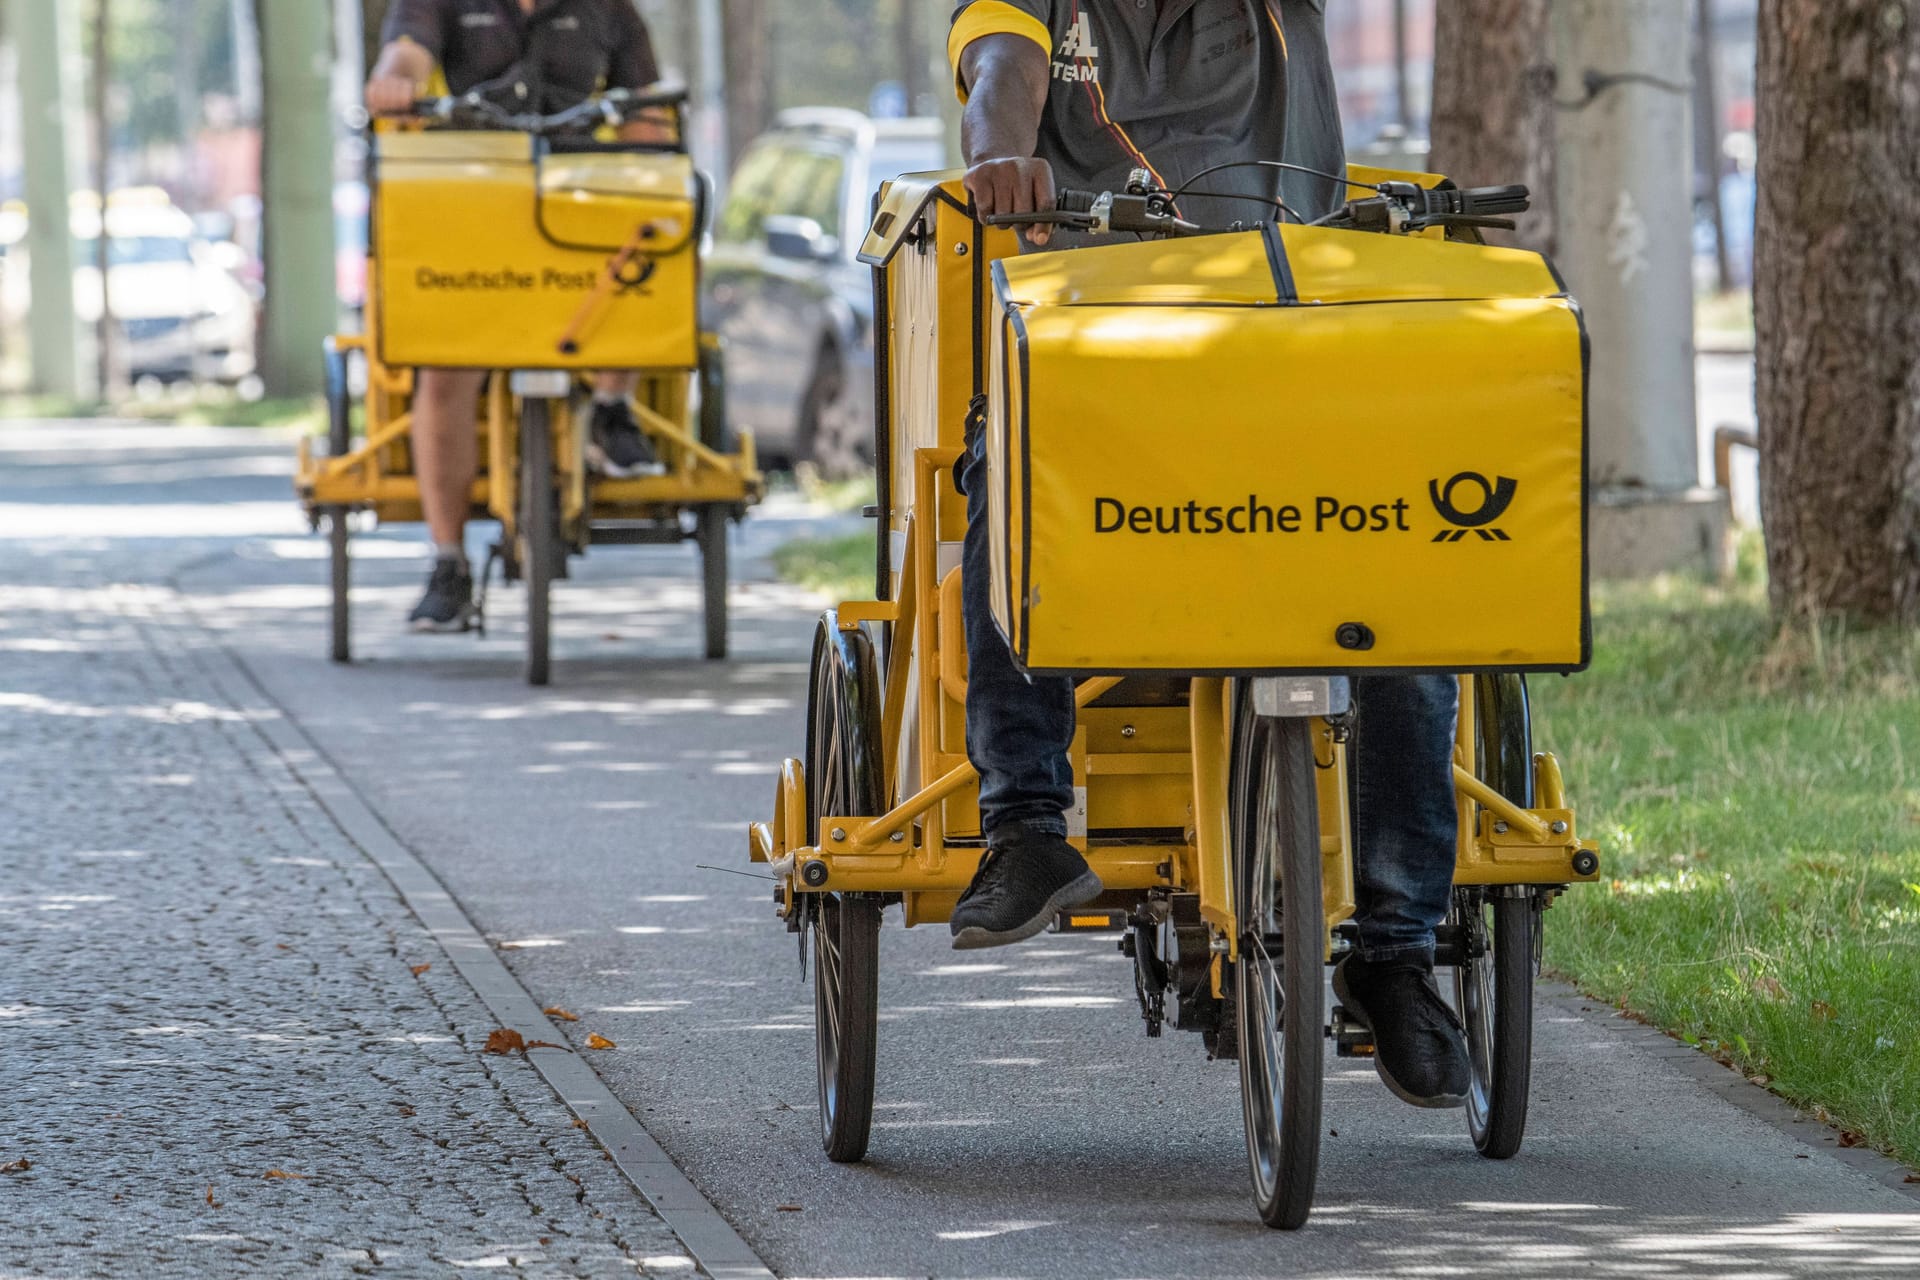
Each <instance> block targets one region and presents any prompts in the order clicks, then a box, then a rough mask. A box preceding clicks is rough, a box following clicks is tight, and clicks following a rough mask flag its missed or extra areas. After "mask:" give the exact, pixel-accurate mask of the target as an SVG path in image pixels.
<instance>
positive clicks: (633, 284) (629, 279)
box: [613, 253, 659, 294]
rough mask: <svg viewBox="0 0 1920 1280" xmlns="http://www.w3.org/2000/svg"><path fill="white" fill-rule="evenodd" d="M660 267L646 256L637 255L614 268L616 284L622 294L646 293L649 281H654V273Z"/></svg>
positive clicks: (642, 254)
mask: <svg viewBox="0 0 1920 1280" xmlns="http://www.w3.org/2000/svg"><path fill="white" fill-rule="evenodd" d="M658 267H659V264H658V263H656V262H655V261H654V260H653V259H652V258H650V257H648V256H647V255H646V254H644V253H636V254H634V255H633V256H632V257H630V258H628V259H627V260H626V261H625V262H620V263H617V264H616V265H615V266H614V268H613V279H614V283H615V284H616V285H617V286H618V287H619V290H620V292H621V293H622V294H629V293H644V292H645V291H646V287H647V281H649V280H651V279H653V273H654V271H655V270H657V269H658Z"/></svg>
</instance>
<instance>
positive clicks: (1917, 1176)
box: [1900, 1173, 1920, 1182]
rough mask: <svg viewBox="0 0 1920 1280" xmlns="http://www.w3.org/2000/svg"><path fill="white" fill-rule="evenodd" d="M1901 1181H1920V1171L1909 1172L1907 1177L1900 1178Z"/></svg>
mask: <svg viewBox="0 0 1920 1280" xmlns="http://www.w3.org/2000/svg"><path fill="white" fill-rule="evenodd" d="M1900 1181H1902V1182H1920V1173H1910V1174H1908V1175H1907V1176H1906V1177H1904V1178H1902V1179H1900Z"/></svg>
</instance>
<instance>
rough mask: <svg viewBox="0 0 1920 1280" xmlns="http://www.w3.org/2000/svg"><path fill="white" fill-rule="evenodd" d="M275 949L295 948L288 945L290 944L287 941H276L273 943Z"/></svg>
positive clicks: (289, 949) (288, 949) (287, 949)
mask: <svg viewBox="0 0 1920 1280" xmlns="http://www.w3.org/2000/svg"><path fill="white" fill-rule="evenodd" d="M273 949H274V950H275V951H291V950H293V948H292V947H290V946H288V945H287V944H286V943H284V942H276V943H274V944H273Z"/></svg>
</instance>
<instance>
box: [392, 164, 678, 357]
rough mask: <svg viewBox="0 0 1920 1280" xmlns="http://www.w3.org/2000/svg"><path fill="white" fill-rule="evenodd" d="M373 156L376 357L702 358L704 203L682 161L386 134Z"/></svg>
mask: <svg viewBox="0 0 1920 1280" xmlns="http://www.w3.org/2000/svg"><path fill="white" fill-rule="evenodd" d="M378 163H379V187H378V195H377V197H376V199H375V206H374V235H373V254H374V257H373V267H374V271H375V273H376V305H377V306H378V307H379V309H380V323H379V329H378V331H379V334H380V344H381V353H380V354H381V357H382V358H383V359H384V360H385V361H386V363H388V364H392V365H434V366H447V367H455V368H459V367H466V368H486V369H495V368H527V369H690V368H692V367H694V365H695V364H696V362H697V360H698V354H699V340H698V333H697V329H698V323H697V304H698V295H699V265H698V260H699V253H698V245H699V238H700V205H701V201H702V194H701V187H700V179H699V177H698V175H697V174H696V173H695V172H694V169H693V162H692V161H691V160H690V159H688V158H687V157H686V156H683V155H674V154H653V153H645V152H633V151H587V152H581V153H569V152H564V151H550V150H548V149H547V148H546V145H545V144H543V143H539V142H537V141H535V140H534V139H532V138H530V137H528V136H527V135H525V134H518V133H462V132H450V131H439V130H431V131H427V132H411V133H385V134H381V135H380V137H379V151H378Z"/></svg>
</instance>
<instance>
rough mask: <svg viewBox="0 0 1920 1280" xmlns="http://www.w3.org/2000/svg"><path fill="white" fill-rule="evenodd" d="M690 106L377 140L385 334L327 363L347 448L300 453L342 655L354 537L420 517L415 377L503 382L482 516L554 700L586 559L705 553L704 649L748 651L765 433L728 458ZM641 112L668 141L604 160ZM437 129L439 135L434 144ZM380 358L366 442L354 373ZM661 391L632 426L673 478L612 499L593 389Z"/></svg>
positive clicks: (491, 427) (466, 100) (430, 115)
mask: <svg viewBox="0 0 1920 1280" xmlns="http://www.w3.org/2000/svg"><path fill="white" fill-rule="evenodd" d="M685 102H686V95H685V93H684V92H674V93H656V94H644V93H631V92H627V91H623V90H616V91H612V92H609V93H606V94H604V95H601V96H599V97H597V98H593V99H590V100H589V101H587V102H585V103H582V104H581V105H580V106H578V107H575V108H573V109H571V110H569V111H565V112H562V113H560V114H558V115H552V116H527V115H514V114H512V113H509V112H507V111H505V110H503V109H501V108H499V107H497V106H495V105H493V104H492V103H491V102H489V101H488V100H487V99H486V98H484V97H482V96H481V95H480V94H478V93H474V94H468V95H466V96H464V97H461V98H457V99H456V98H441V99H434V100H431V101H428V102H423V103H421V104H420V105H419V107H418V108H417V118H416V119H415V120H413V121H410V122H408V123H407V124H405V125H400V124H394V123H393V122H382V125H381V127H380V128H378V129H377V130H376V131H375V133H374V144H375V153H374V174H375V177H374V183H373V187H374V196H373V235H372V252H371V262H370V271H369V288H368V301H367V322H366V332H365V333H364V334H352V335H340V336H337V337H335V338H333V339H331V340H330V341H329V342H328V344H327V350H326V361H327V399H328V407H329V417H330V423H329V435H328V451H327V454H326V456H324V457H315V456H312V454H311V452H310V451H309V449H308V448H307V447H306V445H305V443H304V442H303V444H302V448H301V452H300V460H299V471H298V475H297V477H296V480H295V486H296V488H297V490H298V492H299V495H300V500H301V503H302V504H303V506H304V507H305V508H306V510H307V512H308V514H309V516H310V518H311V519H312V520H313V522H314V524H315V526H316V527H317V526H318V525H319V523H320V522H321V521H322V520H323V519H324V520H325V521H326V522H327V524H328V527H329V533H330V535H331V540H332V562H333V635H332V655H333V658H334V660H335V661H338V662H345V661H348V660H349V658H350V656H351V643H350V625H349V616H350V614H349V608H348V580H349V567H350V566H349V554H348V552H349V522H350V518H351V517H352V515H353V513H355V512H371V513H373V515H374V517H375V518H376V519H377V520H379V521H382V522H385V521H411V520H418V519H420V498H419V486H418V483H417V482H416V480H415V477H414V475H413V470H412V457H411V451H410V448H409V440H408V430H409V427H410V425H411V417H410V407H411V396H412V391H413V370H414V369H415V368H417V367H445V368H466V369H486V370H491V371H492V373H493V376H492V377H491V378H490V379H489V380H488V385H487V389H486V391H485V393H484V395H483V397H482V402H481V411H480V420H479V423H478V424H477V429H478V431H479V433H480V437H481V440H480V474H479V478H478V480H477V481H476V482H475V485H474V490H473V514H474V516H476V517H478V518H491V519H495V520H498V521H499V522H500V527H501V537H500V541H499V542H498V544H496V545H495V546H494V548H493V549H492V551H491V552H490V554H489V556H488V560H487V568H486V570H484V571H483V573H482V575H481V579H480V603H481V604H482V612H481V619H482V622H481V625H482V629H483V630H484V626H485V622H484V619H485V613H484V601H485V598H486V585H487V581H488V579H489V578H490V577H491V570H492V565H493V563H494V562H495V560H498V561H499V562H500V563H501V565H502V566H503V569H504V576H505V578H506V579H507V581H509V582H514V581H524V582H525V584H526V587H527V662H526V669H527V678H528V680H529V681H530V682H531V683H533V684H545V683H547V680H548V678H549V672H550V666H551V649H552V621H551V618H552V614H551V609H552V602H551V597H552V587H553V583H554V581H555V580H556V579H559V578H564V577H566V576H567V563H568V559H569V557H571V556H574V555H579V554H582V553H584V552H585V551H586V549H587V548H588V547H589V546H595V545H606V544H623V543H624V544H648V543H678V542H681V541H692V542H694V543H695V545H696V546H697V547H698V549H699V554H700V559H701V566H702V573H701V578H702V585H703V587H704V589H705V637H704V651H705V653H706V656H707V657H709V658H721V657H724V656H725V655H726V650H727V527H728V524H729V523H730V522H732V521H736V520H739V519H740V518H742V517H743V516H744V514H745V512H746V510H747V508H748V507H750V506H752V505H753V504H755V503H757V502H758V501H759V500H760V499H761V498H762V497H763V496H764V495H765V489H766V486H765V481H764V479H763V477H762V476H761V473H760V471H759V468H758V466H757V464H756V462H755V457H754V449H753V440H752V437H751V435H750V433H747V432H741V433H739V438H738V440H737V441H736V440H734V439H732V438H731V436H730V433H729V431H728V428H727V422H726V407H725V401H724V379H723V377H722V371H721V364H720V360H721V352H720V348H719V343H718V341H717V339H715V338H714V337H713V336H712V335H709V334H703V333H701V332H700V329H699V321H698V305H699V278H700V262H699V256H700V255H699V247H700V237H701V234H702V229H703V222H704V219H705V215H706V209H707V204H708V192H707V187H706V183H705V179H704V178H703V177H702V176H701V175H700V174H699V173H697V172H696V171H695V170H694V167H693V162H692V160H691V159H690V158H689V157H688V155H687V152H686V146H685V141H684V139H685V131H684V128H683V127H682V126H683V123H684V121H683V112H684V107H685ZM642 111H666V112H671V113H672V115H673V118H674V129H673V137H674V138H675V141H673V142H671V143H667V144H660V145H655V144H642V143H626V142H619V143H610V142H601V141H597V140H594V136H593V132H594V130H595V128H596V127H597V126H613V125H617V124H619V123H621V122H622V121H623V120H625V119H626V118H628V117H629V116H632V115H636V114H638V113H640V112H642ZM423 126H424V127H423ZM352 356H357V357H358V358H360V359H363V360H364V361H365V378H366V390H365V394H364V399H363V406H364V407H363V412H362V414H361V415H359V416H360V419H361V421H360V422H359V424H357V425H358V429H356V422H355V415H354V413H353V411H352V410H353V406H352V403H351V393H350V391H349V376H348V360H349V357H352ZM597 370H637V371H639V372H640V374H641V379H640V387H639V391H638V394H637V396H636V398H635V405H634V409H635V416H636V417H637V419H638V421H639V424H640V428H641V430H642V431H644V432H645V433H646V434H647V435H648V437H649V438H650V439H651V440H652V442H653V444H654V447H655V451H656V452H657V453H658V455H659V456H660V458H661V459H662V460H663V462H664V463H665V471H664V474H660V475H646V476H636V477H631V478H623V479H611V478H606V477H601V476H597V475H594V474H591V473H590V472H589V470H588V468H587V464H586V446H587V424H586V421H585V416H584V415H582V414H577V413H576V411H575V402H576V393H577V391H578V390H579V386H578V383H579V379H580V378H581V377H582V376H583V375H585V374H587V373H588V372H590V371H597Z"/></svg>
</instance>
